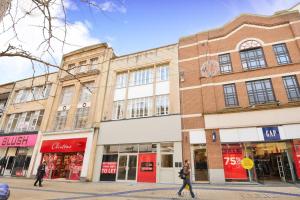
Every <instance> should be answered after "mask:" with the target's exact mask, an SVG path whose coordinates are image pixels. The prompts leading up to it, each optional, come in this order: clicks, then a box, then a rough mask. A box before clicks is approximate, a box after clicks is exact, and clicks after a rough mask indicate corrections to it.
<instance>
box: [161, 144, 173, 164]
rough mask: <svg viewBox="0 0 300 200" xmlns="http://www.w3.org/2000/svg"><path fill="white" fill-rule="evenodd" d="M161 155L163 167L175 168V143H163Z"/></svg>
mask: <svg viewBox="0 0 300 200" xmlns="http://www.w3.org/2000/svg"><path fill="white" fill-rule="evenodd" d="M160 153H161V167H164V168H172V167H173V154H174V144H173V143H161V144H160Z"/></svg>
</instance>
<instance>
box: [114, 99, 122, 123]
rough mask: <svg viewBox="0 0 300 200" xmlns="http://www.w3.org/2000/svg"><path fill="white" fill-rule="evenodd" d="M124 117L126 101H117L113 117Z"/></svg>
mask: <svg viewBox="0 0 300 200" xmlns="http://www.w3.org/2000/svg"><path fill="white" fill-rule="evenodd" d="M123 117H124V101H115V102H114V107H113V119H122V118H123Z"/></svg>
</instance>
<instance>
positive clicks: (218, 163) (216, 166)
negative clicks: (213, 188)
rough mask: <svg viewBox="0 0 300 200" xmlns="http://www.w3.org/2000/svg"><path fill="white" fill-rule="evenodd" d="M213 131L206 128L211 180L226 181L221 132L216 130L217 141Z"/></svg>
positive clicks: (216, 181)
mask: <svg viewBox="0 0 300 200" xmlns="http://www.w3.org/2000/svg"><path fill="white" fill-rule="evenodd" d="M212 132H213V130H205V134H206V150H207V162H208V173H209V181H210V183H225V175H224V168H223V158H222V146H221V143H220V133H219V130H215V132H216V141H215V142H213V134H212Z"/></svg>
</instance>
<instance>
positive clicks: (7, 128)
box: [5, 114, 15, 133]
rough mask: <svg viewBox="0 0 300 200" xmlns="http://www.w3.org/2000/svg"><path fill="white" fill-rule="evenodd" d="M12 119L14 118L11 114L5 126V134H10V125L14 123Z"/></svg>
mask: <svg viewBox="0 0 300 200" xmlns="http://www.w3.org/2000/svg"><path fill="white" fill-rule="evenodd" d="M14 118H15V114H12V115H10V116H9V118H8V120H7V123H6V124H7V125H6V128H5V132H7V133H8V132H10V129H11V126H12V123H13V121H14Z"/></svg>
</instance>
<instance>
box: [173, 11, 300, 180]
mask: <svg viewBox="0 0 300 200" xmlns="http://www.w3.org/2000/svg"><path fill="white" fill-rule="evenodd" d="M178 51H179V72H180V78H179V80H180V99H181V114H182V116H181V117H182V135H183V137H182V138H183V157H184V158H185V159H190V160H191V161H192V164H193V176H192V178H193V180H194V181H210V182H211V183H216V182H218V183H219V182H221V183H222V182H225V181H267V180H270V181H283V182H295V181H296V180H299V179H300V149H299V144H300V115H299V111H300V104H299V102H300V101H299V100H300V89H299V80H300V71H299V70H300V15H299V12H298V11H284V12H280V13H277V14H274V15H273V16H257V15H241V16H239V17H238V18H236V19H234V20H233V21H231V22H229V23H228V24H226V25H224V26H223V27H221V28H217V29H214V30H209V31H206V32H201V33H197V34H195V35H192V36H187V37H183V38H181V39H180V40H179V50H178ZM244 157H250V158H251V159H252V160H254V167H253V168H252V169H251V170H245V169H244V168H243V167H242V165H241V160H242V159H243V158H244Z"/></svg>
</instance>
